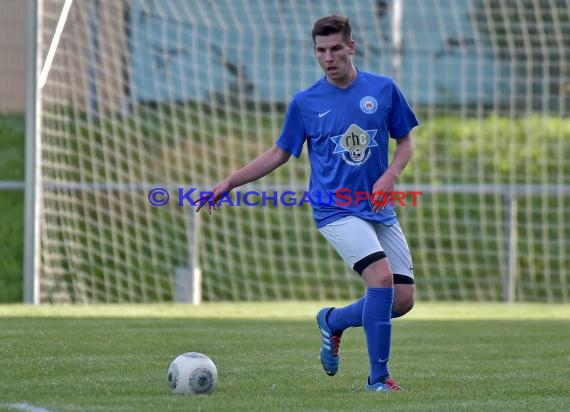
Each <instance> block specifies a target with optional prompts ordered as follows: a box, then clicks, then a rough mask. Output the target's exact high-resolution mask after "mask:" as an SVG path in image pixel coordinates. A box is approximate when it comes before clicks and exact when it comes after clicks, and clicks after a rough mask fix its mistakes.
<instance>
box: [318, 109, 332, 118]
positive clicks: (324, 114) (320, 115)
mask: <svg viewBox="0 0 570 412" xmlns="http://www.w3.org/2000/svg"><path fill="white" fill-rule="evenodd" d="M331 110H332V109H329V110H327V111H326V112H322V113H319V117H323V116H326V115H327V114H329V112H330V111H331Z"/></svg>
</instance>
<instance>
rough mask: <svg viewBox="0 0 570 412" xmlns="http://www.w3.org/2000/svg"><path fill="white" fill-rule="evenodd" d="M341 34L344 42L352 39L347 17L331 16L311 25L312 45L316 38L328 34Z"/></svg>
mask: <svg viewBox="0 0 570 412" xmlns="http://www.w3.org/2000/svg"><path fill="white" fill-rule="evenodd" d="M337 33H341V34H342V38H343V40H344V41H346V42H348V41H350V40H351V39H352V27H351V26H350V21H349V20H348V17H345V16H339V15H337V14H333V15H332V16H327V17H323V18H320V19H319V20H317V21H316V22H315V24H314V25H313V33H312V35H313V43H315V38H316V37H317V36H328V35H329V34H337Z"/></svg>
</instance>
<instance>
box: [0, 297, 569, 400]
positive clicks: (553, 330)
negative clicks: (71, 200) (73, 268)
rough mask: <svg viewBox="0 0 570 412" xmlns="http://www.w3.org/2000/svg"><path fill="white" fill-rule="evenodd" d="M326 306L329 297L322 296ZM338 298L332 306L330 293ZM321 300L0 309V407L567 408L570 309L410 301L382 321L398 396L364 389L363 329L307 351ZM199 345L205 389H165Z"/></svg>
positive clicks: (314, 336) (312, 342)
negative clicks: (207, 368) (332, 350)
mask: <svg viewBox="0 0 570 412" xmlns="http://www.w3.org/2000/svg"><path fill="white" fill-rule="evenodd" d="M329 303H330V302H329ZM337 304H340V303H339V302H337ZM322 305H323V303H320V302H303V303H301V302H289V303H285V302H281V303H224V304H213V303H211V304H204V305H202V306H199V307H193V306H187V305H126V306H121V305H104V306H39V307H29V306H21V305H2V306H0V330H1V331H2V339H1V340H0V382H2V390H1V391H0V410H14V408H15V407H16V406H18V405H20V406H22V405H27V406H28V407H30V406H31V405H34V406H36V407H41V408H45V409H48V410H50V411H182V410H184V411H188V410H195V411H198V410H200V411H251V410H263V411H328V410H335V411H370V410H376V409H379V408H381V409H386V410H393V411H522V410H525V411H526V410H528V411H530V410H541V411H565V410H567V407H568V405H570V391H569V390H568V388H569V387H570V376H569V374H568V370H569V369H568V365H569V364H570V363H569V362H570V352H569V349H568V341H570V307H569V306H568V305H556V304H550V305H541V304H526V305H522V304H518V305H502V304H485V305H483V304H465V303H448V304H436V303H423V304H422V303H420V304H418V305H417V307H416V308H415V309H414V310H413V311H412V312H411V313H410V314H409V315H408V316H406V317H404V318H401V319H397V320H395V321H394V326H393V347H392V357H391V372H392V374H393V376H394V377H395V378H396V379H397V380H398V382H399V383H400V384H401V385H402V386H404V387H405V389H406V392H404V393H392V394H385V393H383V394H378V393H365V392H363V390H362V386H363V384H364V380H365V379H366V376H367V371H368V361H367V355H366V350H365V341H364V336H363V333H362V330H361V329H351V330H348V331H346V334H345V336H344V337H343V342H342V345H341V357H342V361H341V369H340V372H339V374H338V375H337V376H335V377H332V378H331V377H328V376H327V375H325V374H324V372H323V371H322V369H321V366H320V362H319V360H318V351H319V345H320V340H319V335H318V331H317V328H316V324H315V322H314V318H313V317H314V314H315V313H316V311H317V310H318V309H319V308H320V307H321V306H322ZM188 351H198V352H203V353H206V354H207V355H209V356H210V357H211V358H212V359H213V360H214V362H215V363H216V365H217V367H218V371H219V377H220V380H219V384H218V386H217V388H216V390H215V392H214V393H213V394H212V395H209V396H199V397H186V396H178V395H174V394H171V393H170V389H169V387H168V384H167V369H168V366H169V365H170V362H172V360H173V359H174V358H175V357H176V356H177V355H178V354H180V353H183V352H188Z"/></svg>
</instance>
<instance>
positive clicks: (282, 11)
mask: <svg viewBox="0 0 570 412" xmlns="http://www.w3.org/2000/svg"><path fill="white" fill-rule="evenodd" d="M32 3H33V2H32ZM36 3H37V6H36V17H37V18H36V19H33V22H32V23H33V24H32V26H31V27H33V28H36V29H37V36H36V37H37V43H36V44H37V53H36V59H37V60H36V66H37V73H36V75H35V76H34V81H33V82H31V84H30V86H31V87H34V90H35V91H36V101H35V103H34V105H33V107H31V108H30V109H33V110H34V112H35V113H36V116H35V122H34V123H32V124H31V125H30V124H29V125H28V127H30V126H33V129H32V130H33V133H34V134H35V140H34V145H33V147H34V149H35V150H34V151H33V152H31V153H29V157H28V159H27V161H28V164H29V168H28V170H29V171H30V170H32V171H31V172H30V173H29V175H28V179H29V180H28V185H27V190H28V194H27V199H28V203H27V210H28V212H27V224H28V228H27V248H26V274H25V279H26V300H28V301H30V302H36V303H37V302H54V303H56V302H81V303H83V302H85V303H86V302H163V301H193V302H199V301H201V300H202V301H217V300H231V301H233V300H272V299H336V300H344V299H354V298H356V297H359V296H361V295H362V293H363V286H362V282H361V280H360V279H359V278H358V276H357V275H356V274H355V273H354V272H352V271H350V270H349V269H348V268H347V267H345V265H344V263H342V261H341V260H340V258H339V257H338V256H337V255H336V253H335V252H334V251H333V250H332V248H331V247H330V246H329V245H327V244H326V242H325V241H324V240H323V239H322V238H321V237H320V234H319V233H318V231H317V230H316V228H315V227H314V224H313V222H312V217H311V209H310V204H308V203H307V202H304V203H303V204H299V203H301V202H300V201H299V199H301V196H302V194H303V193H304V191H305V190H306V188H307V184H308V173H309V172H308V171H309V169H308V161H307V157H306V151H304V152H303V154H302V156H301V159H298V160H297V159H291V160H290V161H289V162H288V163H287V164H286V165H284V166H283V167H281V168H279V169H278V170H277V171H275V172H274V173H272V174H271V175H269V176H267V177H265V178H264V179H262V180H260V181H258V182H254V183H252V184H250V185H247V186H245V187H243V188H240V189H239V190H240V192H241V195H242V196H244V194H245V193H246V192H248V193H249V194H248V196H249V197H248V198H247V200H248V202H249V205H248V204H246V202H244V201H243V200H245V199H244V198H243V197H242V202H241V204H240V205H239V206H238V205H237V203H238V198H237V196H238V194H237V193H236V194H234V197H232V199H233V201H228V202H226V204H225V205H224V206H222V207H221V209H220V210H219V211H217V212H215V213H214V214H213V215H211V216H210V215H208V214H207V213H199V214H196V213H194V208H193V207H192V205H191V200H192V199H196V196H197V193H198V192H200V191H205V190H208V189H210V188H211V187H212V186H213V185H214V184H215V183H216V182H218V181H219V180H221V179H223V178H224V177H225V176H226V175H228V174H229V173H230V172H231V171H233V170H235V169H237V168H239V167H241V166H243V165H244V164H245V163H246V162H247V161H249V160H251V159H252V158H254V157H255V156H256V155H257V154H258V153H260V152H261V151H263V150H265V149H266V148H268V147H269V146H270V145H271V144H272V143H273V142H274V140H275V138H276V136H277V135H278V133H279V131H280V127H281V124H282V122H283V117H284V113H285V110H286V106H287V103H288V101H289V100H290V99H291V97H292V96H293V94H294V93H295V92H296V91H298V90H300V89H303V88H306V87H308V86H309V85H311V84H312V82H314V81H315V80H316V79H318V78H319V77H321V76H322V72H321V70H320V68H319V67H318V64H317V63H316V61H315V59H314V56H313V53H312V40H311V35H310V33H311V29H312V24H313V22H314V21H315V20H316V19H317V18H319V17H322V16H324V15H328V14H333V13H340V14H345V15H347V16H349V17H350V19H351V22H352V24H353V31H354V38H355V40H356V43H357V53H356V56H355V58H354V61H355V64H356V65H357V67H359V68H361V69H364V70H369V71H374V72H379V73H382V74H385V75H388V76H391V77H393V78H394V79H395V80H396V81H397V82H398V84H399V85H400V87H401V89H402V90H403V92H404V94H405V95H406V97H407V99H408V100H409V101H410V103H411V104H412V106H413V108H414V110H415V111H416V112H417V114H418V116H419V118H420V120H421V125H420V127H418V128H417V129H416V130H414V136H415V139H416V151H415V155H414V158H413V160H412V161H411V163H410V164H409V165H408V167H407V169H406V171H405V172H404V174H403V176H402V177H401V179H400V181H399V182H398V186H397V190H402V191H408V190H409V191H411V190H414V191H421V192H422V194H421V196H419V197H418V202H417V205H415V206H414V205H411V204H407V205H405V206H403V205H400V206H398V214H399V216H400V221H401V224H402V226H403V227H404V230H405V232H406V234H407V236H408V241H409V243H410V247H411V250H412V255H413V259H414V269H415V275H416V283H417V285H418V287H417V294H418V298H419V299H420V300H443V299H444V300H455V299H464V300H491V301H493V300H503V299H505V300H508V301H511V300H520V301H548V302H550V301H564V302H567V301H568V300H569V299H570V296H569V292H570V290H569V280H570V279H569V273H568V269H569V268H570V253H569V250H570V249H569V241H568V239H570V207H568V204H569V202H570V161H568V159H569V158H570V120H569V118H568V114H569V108H570V97H569V96H570V63H569V61H570V59H569V58H570V56H569V51H570V5H569V3H568V1H567V0H549V1H542V0H521V1H515V0H466V1H454V0H406V1H401V0H385V1H372V0H345V1H340V0H339V1H309V2H307V1H304V0H303V1H301V0H289V1H280V0H219V1H203V0H130V1H126V0H123V1H108V0H75V1H73V0H37V1H36ZM30 14H31V15H33V13H30ZM32 41H33V37H32ZM30 162H32V163H30ZM30 165H32V166H33V167H32V166H30ZM161 190H162V191H161ZM285 192H293V193H292V194H290V197H287V199H288V201H284V198H283V197H282V195H283V194H284V193H285ZM256 193H258V194H256ZM293 196H296V199H297V202H295V201H294V200H292V199H291V198H292V197H293ZM293 199H294V197H293ZM166 200H168V202H167V204H165V205H163V206H156V205H153V203H160V202H162V203H164V202H165V201H166ZM256 203H258V204H257V205H256V206H251V205H253V204H256ZM291 204H293V205H291Z"/></svg>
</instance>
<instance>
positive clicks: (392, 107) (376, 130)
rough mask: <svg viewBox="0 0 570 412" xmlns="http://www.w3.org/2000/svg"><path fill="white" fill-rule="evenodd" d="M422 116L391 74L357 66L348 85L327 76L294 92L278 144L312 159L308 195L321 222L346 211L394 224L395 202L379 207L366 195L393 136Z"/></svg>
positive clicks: (380, 170)
mask: <svg viewBox="0 0 570 412" xmlns="http://www.w3.org/2000/svg"><path fill="white" fill-rule="evenodd" d="M417 125H418V120H417V119H416V116H415V115H414V113H413V111H412V109H411V108H410V106H409V105H408V103H407V101H406V99H405V98H404V96H403V95H402V92H401V91H400V90H399V88H398V87H397V85H396V84H395V83H394V81H393V80H392V79H390V78H389V77H385V76H380V75H376V74H372V73H368V72H364V71H358V74H357V77H356V78H355V80H354V82H353V83H352V84H351V85H350V86H349V87H348V88H346V89H341V88H338V87H336V86H333V85H331V84H330V83H329V82H328V81H327V80H326V78H325V77H323V78H322V79H320V80H318V81H317V82H315V83H314V84H313V85H312V86H311V87H309V88H308V89H306V90H303V91H301V92H298V93H297V94H295V96H294V97H293V99H292V101H291V103H290V104H289V108H288V110H287V114H286V116H285V121H284V124H283V128H282V130H281V134H280V135H279V137H278V138H277V141H276V145H277V146H278V147H280V148H281V149H283V150H285V151H286V152H289V153H291V154H292V155H293V156H295V157H299V156H300V155H301V152H302V150H303V145H304V143H305V141H306V142H307V150H308V155H309V160H310V164H311V178H310V183H309V196H310V198H311V204H312V206H313V216H314V219H315V223H316V224H317V227H323V226H325V225H327V224H329V223H331V222H333V221H335V220H338V219H340V218H343V217H345V216H349V215H352V216H358V217H361V218H362V219H365V220H370V221H374V222H380V223H385V224H393V223H395V222H396V214H395V212H394V207H393V206H392V205H390V203H388V204H387V205H386V207H384V208H383V209H382V210H381V211H379V212H373V211H372V206H373V205H372V202H371V201H370V200H369V199H368V200H364V198H365V196H364V193H367V194H370V195H371V192H372V187H373V185H374V183H375V182H376V180H378V178H379V177H380V176H382V174H383V173H384V171H385V170H386V169H387V168H388V165H389V160H388V155H389V148H388V146H389V140H388V139H389V137H391V138H394V139H399V138H402V137H405V136H406V135H407V134H408V133H409V132H410V131H411V130H412V128H414V127H415V126H417Z"/></svg>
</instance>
